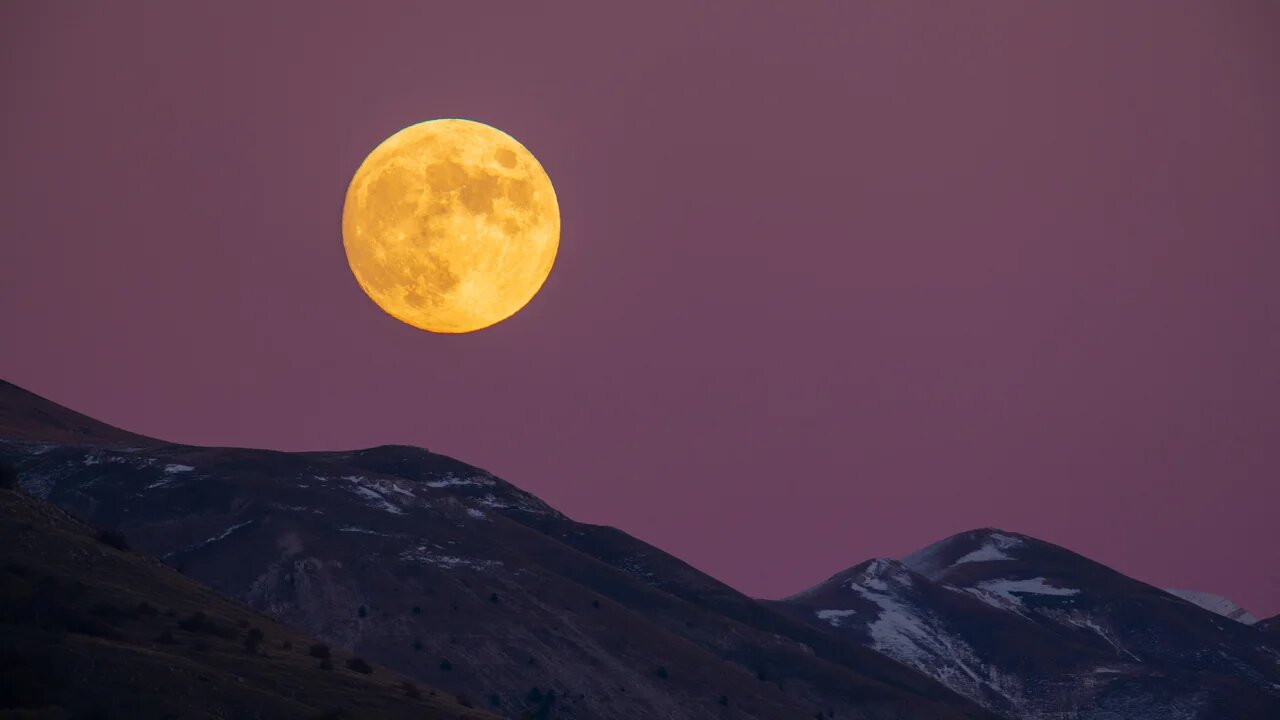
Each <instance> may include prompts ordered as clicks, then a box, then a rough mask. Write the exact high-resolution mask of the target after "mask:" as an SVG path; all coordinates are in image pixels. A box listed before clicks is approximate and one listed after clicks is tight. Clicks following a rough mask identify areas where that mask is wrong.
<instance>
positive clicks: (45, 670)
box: [0, 489, 494, 720]
mask: <svg viewBox="0 0 1280 720" xmlns="http://www.w3.org/2000/svg"><path fill="white" fill-rule="evenodd" d="M0 537H3V538H4V542H2V543H0V637H3V638H4V643H3V644H2V645H0V677H3V678H4V681H3V682H0V715H3V716H4V717H43V718H65V717H85V718H89V717H92V718H99V719H100V718H179V717H181V718H217V717H222V718H226V717H235V718H278V719H284V718H300V719H301V718H317V717H330V718H339V717H341V718H369V719H370V720H374V719H377V720H382V719H388V720H390V719H395V718H404V719H405V720H408V719H409V718H414V719H415V720H421V719H423V718H436V719H439V720H445V719H456V720H462V719H464V718H476V719H477V720H478V719H479V718H486V717H488V718H492V717H494V716H492V715H488V714H485V713H481V712H478V711H471V710H467V709H465V708H463V707H462V706H460V705H459V704H457V703H456V702H455V701H454V698H453V696H452V695H446V694H444V693H439V692H436V691H434V690H429V689H427V688H421V687H418V686H416V685H410V684H407V683H408V681H407V680H406V679H405V678H404V677H403V676H399V675H396V674H394V673H392V672H390V671H388V670H386V669H385V668H382V667H373V666H369V665H367V664H361V663H360V662H358V661H356V660H354V659H353V658H351V656H350V655H348V654H346V653H343V652H341V651H335V650H329V649H328V646H322V647H324V648H326V651H327V652H328V653H329V655H330V658H329V661H328V664H327V667H328V669H325V668H324V667H321V663H322V661H321V660H320V659H318V658H316V657H313V656H312V654H311V653H312V648H313V646H317V645H319V644H320V641H318V640H316V639H315V638H311V637H308V636H306V635H304V634H302V633H301V632H299V631H297V630H295V629H293V628H289V627H286V626H284V625H281V624H279V623H277V622H275V621H273V620H271V619H270V618H267V617H264V616H262V615H261V614H259V613H256V612H254V611H253V610H251V609H249V608H248V607H246V606H244V605H242V604H240V603H236V602H234V601H231V600H228V599H227V598H225V597H222V596H220V595H218V594H217V593H215V592H213V591H212V590H210V589H208V588H206V587H203V586H201V585H199V584H197V583H196V582H194V581H192V580H190V579H188V578H185V577H183V576H182V575H180V574H178V573H177V572H175V571H174V570H172V569H171V568H168V567H166V566H164V565H162V564H160V563H158V562H156V561H154V560H151V559H149V558H147V557H145V556H142V555H140V554H138V553H136V552H131V551H129V550H128V549H127V547H125V545H124V543H123V542H122V540H121V539H120V538H119V537H116V536H114V535H111V534H104V533H98V532H96V531H94V530H93V529H92V528H90V527H88V526H86V525H84V524H83V523H81V522H79V521H78V520H76V519H74V518H73V517H71V516H70V515H68V514H67V513H66V512H64V511H62V510H60V509H58V508H56V507H54V506H52V505H50V504H48V503H46V502H43V501H41V500H39V499H36V498H33V497H31V496H29V495H26V494H24V493H18V492H14V491H13V490H7V489H0ZM316 652H317V653H320V654H323V653H322V652H321V651H316ZM348 663H350V665H348ZM23 712H25V713H26V714H22V713H23ZM10 713H12V714H10Z"/></svg>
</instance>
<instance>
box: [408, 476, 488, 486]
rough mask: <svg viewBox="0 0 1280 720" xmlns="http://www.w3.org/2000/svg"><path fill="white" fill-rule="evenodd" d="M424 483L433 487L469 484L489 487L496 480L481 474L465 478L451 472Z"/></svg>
mask: <svg viewBox="0 0 1280 720" xmlns="http://www.w3.org/2000/svg"><path fill="white" fill-rule="evenodd" d="M424 484H425V485H426V486H427V487H431V488H446V487H464V486H467V485H475V486H480V487H489V486H491V485H494V484H495V481H494V480H493V479H492V478H487V477H484V476H481V475H473V476H471V477H465V478H464V477H458V476H457V475H454V474H452V473H450V474H448V475H445V476H444V477H443V478H441V479H439V480H429V481H427V482H426V483H424Z"/></svg>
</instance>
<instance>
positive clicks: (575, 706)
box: [0, 385, 994, 720]
mask: <svg viewBox="0 0 1280 720" xmlns="http://www.w3.org/2000/svg"><path fill="white" fill-rule="evenodd" d="M0 408H3V410H2V411H0V419H2V420H3V423H2V425H0V453H3V454H7V455H9V456H11V457H12V458H13V459H14V461H15V462H16V464H17V465H18V466H19V469H20V472H21V475H22V478H23V479H22V486H23V488H24V489H26V490H27V491H28V492H30V493H32V494H34V495H36V496H38V497H42V498H47V499H48V500H50V501H52V502H54V503H56V504H58V505H60V506H62V507H64V508H66V509H67V510H69V511H71V512H72V513H74V514H76V515H78V516H80V517H83V518H86V519H88V520H89V521H90V522H92V523H93V524H95V525H98V526H102V527H108V528H111V529H114V530H118V531H120V532H122V533H123V534H124V535H125V536H127V537H128V538H129V541H130V542H131V543H132V544H133V545H134V546H136V547H138V548H140V549H141V550H143V551H145V552H148V553H151V554H154V555H155V556H157V557H160V558H163V559H164V561H165V562H166V563H168V564H170V565H172V566H174V567H175V568H178V569H179V570H181V571H182V572H183V573H185V574H186V575H188V576H189V577H191V578H193V579H196V580H199V581H201V582H203V583H207V584H209V585H210V586H212V587H214V588H215V589H217V590H218V591H220V592H222V593H224V594H226V595H227V596H229V597H233V598H237V599H240V600H242V601H244V602H246V603H248V604H249V605H250V606H252V607H254V608H256V609H258V610H260V611H262V612H263V613H265V614H267V615H269V616H271V617H273V618H275V619H277V620H280V621H281V622H284V623H287V624H290V625H293V626H295V627H298V628H301V629H303V630H305V631H306V632H308V633H310V634H312V635H315V636H316V637H319V638H321V639H322V640H324V641H326V642H328V643H330V644H332V645H334V646H335V647H338V648H343V652H344V654H345V653H346V652H354V653H357V654H359V655H361V656H363V657H365V658H368V659H369V660H370V661H375V662H379V663H383V664H385V665H386V666H388V667H391V668H394V669H395V670H397V671H399V672H402V673H404V674H406V675H408V676H410V677H412V678H414V679H415V680H417V681H419V682H422V683H424V684H427V685H430V686H433V687H439V688H442V689H444V690H446V691H448V692H449V693H452V694H461V695H464V696H467V697H470V698H472V699H473V700H474V704H475V705H476V706H477V707H478V708H484V709H487V710H489V711H492V712H495V713H498V714H500V715H505V716H507V717H513V718H514V717H532V718H611V719H616V720H629V719H632V718H634V719H636V720H640V719H641V718H643V719H645V720H648V719H649V718H658V717H661V718H669V719H671V720H686V719H687V720H695V719H702V718H728V717H733V718H759V719H761V720H765V719H770V720H772V719H774V718H777V719H779V720H781V719H782V718H786V719H787V720H791V719H792V718H813V717H818V716H821V717H824V718H843V719H849V718H868V719H881V718H883V719H885V720H888V719H889V718H897V719H899V720H908V719H915V718H919V719H921V720H923V719H925V718H929V719H935V718H936V719H939V720H945V719H947V718H956V719H959V718H974V719H977V718H991V717H994V716H993V715H992V714H991V713H990V712H989V711H987V710H985V709H983V708H981V707H979V706H978V705H976V704H974V703H972V702H970V701H969V700H966V699H964V698H963V697H961V696H960V695H958V694H956V693H954V692H953V691H952V690H950V689H948V688H947V687H946V686H945V685H943V684H942V683H939V682H937V681H935V680H934V679H932V678H929V677H926V676H924V675H922V674H920V673H918V672H916V671H914V670H912V669H909V668H907V667H904V666H903V665H901V664H899V663H898V662H896V661H894V660H892V659H890V658H887V657H885V656H884V655H882V654H880V653H878V652H876V651H874V650H871V649H869V648H865V647H862V646H861V645H860V644H857V643H849V642H847V641H846V640H845V639H843V638H840V637H837V636H835V635H832V634H831V633H829V632H827V630H826V628H824V627H820V626H815V625H812V624H810V623H808V622H805V621H802V620H799V619H796V618H794V617H791V616H790V615H789V614H788V613H786V612H781V611H779V610H778V609H776V608H774V607H772V606H770V605H769V604H766V603H762V602H758V601H755V600H752V599H750V598H748V597H745V596H743V595H742V594H740V593H738V592H736V591H734V590H733V589H731V588H729V587H727V586H725V585H723V584H722V583H719V582H717V581H715V580H714V579H712V578H710V577H707V576H706V575H704V574H702V573H700V572H698V571H697V570H695V569H693V568H691V567H689V566H688V565H686V564H685V563H682V562H680V561H679V560H677V559H675V558H673V557H671V556H669V555H667V554H665V553H663V552H661V551H659V550H657V549H656V548H654V547H652V546H650V545H647V544H645V543H642V542H640V541H638V540H636V539H634V538H632V537H630V536H628V535H626V534H625V533H622V532H619V531H617V530H614V529H612V528H606V527H598V526H592V525H586V524H582V523H577V522H574V521H572V520H570V519H568V518H566V517H565V516H563V515H562V514H560V513H558V512H556V511H555V510H554V509H553V508H551V507H549V506H547V505H546V504H545V503H543V502H542V501H540V500H538V499H537V498H536V497H534V496H532V495H530V494H528V493H526V492H524V491H521V490H519V489H517V488H515V487H514V486H512V485H510V484H508V483H506V482H504V481H502V480H500V479H498V478H496V477H494V476H492V475H491V474H489V473H487V472H485V471H483V470H481V469H479V468H476V467H473V466H470V465H467V464H465V463H461V462H458V461H456V460H453V459H451V458H447V457H444V456H441V455H436V454H433V453H431V452H428V451H426V450H423V449H420V448H412V447H399V446H386V447H378V448H371V449H367V450H356V451H349V452H315V453H284V452H274V451H267V450H247V449H234V448H204V447H191V446H183V445H174V444H169V443H164V442H161V441H158V440H153V439H150V438H143V437H139V436H136V435H132V434H130V433H125V432H123V431H120V430H116V429H114V428H110V427H108V426H105V425H102V424H100V423H95V422H94V421H92V420H91V419H89V418H85V417H84V416H82V415H78V414H76V413H73V412H71V411H69V410H66V409H64V408H60V407H58V406H56V405H54V404H53V403H48V402H47V401H44V400H42V399H40V398H36V397H34V396H32V395H31V394H30V393H27V392H25V391H23V390H21V389H19V388H17V387H15V386H12V385H4V386H0Z"/></svg>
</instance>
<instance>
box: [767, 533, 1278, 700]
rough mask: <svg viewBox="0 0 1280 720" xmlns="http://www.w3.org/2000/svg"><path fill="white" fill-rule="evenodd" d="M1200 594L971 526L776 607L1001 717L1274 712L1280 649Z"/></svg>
mask: <svg viewBox="0 0 1280 720" xmlns="http://www.w3.org/2000/svg"><path fill="white" fill-rule="evenodd" d="M1202 602H1205V601H1204V599H1203V597H1199V596H1198V597H1196V599H1195V601H1187V600H1185V599H1183V598H1181V597H1178V596H1176V595H1173V594H1170V593H1168V592H1165V591H1163V590H1160V589H1158V588H1154V587H1151V586H1149V585H1146V584H1144V583H1141V582H1138V581H1136V580H1133V579H1131V578H1128V577H1126V576H1124V575H1122V574H1120V573H1118V572H1115V571H1114V570H1111V569H1110V568H1107V567H1105V566H1103V565H1101V564H1099V563H1096V562H1093V561H1092V560H1089V559H1088V558H1085V557H1082V556H1080V555H1077V554H1075V553H1072V552H1070V551H1069V550H1066V549H1064V548H1061V547H1058V546H1055V545H1052V544H1050V543H1046V542H1043V541H1040V540H1036V539H1035V538H1031V537H1027V536H1025V535H1018V534H1015V533H1010V532H1004V531H1001V530H995V529H983V530H975V531H971V532H967V533H962V534H959V535H955V536H952V537H950V538H947V539H945V540H943V541H941V542H938V543H935V544H934V545H931V546H929V547H927V548H924V549H923V550H920V551H918V552H916V553H913V554H911V555H909V556H907V557H905V558H903V559H902V560H901V561H898V560H889V559H876V560H871V561H867V562H864V563H861V564H859V565H856V566H854V567H853V568H850V569H849V570H846V571H844V572H842V573H840V574H837V575H835V576H834V577H832V578H830V579H829V580H827V581H826V582H823V583H821V584H820V585H818V586H816V587H814V588H811V589H809V590H807V591H805V592H802V593H799V594H797V595H795V596H792V597H790V598H787V599H786V600H784V601H780V602H779V603H778V604H777V606H778V607H782V608H786V609H787V610H788V611H789V612H790V613H791V614H792V616H793V617H795V618H797V619H803V620H805V621H807V622H810V623H812V624H814V625H815V626H821V627H824V628H826V629H827V630H828V631H829V632H831V633H833V634H836V635H839V636H841V637H845V638H847V639H849V640H852V641H853V642H857V643H859V644H862V645H865V646H867V647H871V648H873V649H876V650H879V651H880V652H883V653H885V654H886V655H888V656H890V657H893V658H895V659H897V660H899V661H901V662H903V663H904V664H906V665H908V666H911V667H914V668H916V669H918V670H920V671H921V672H923V673H925V674H927V675H929V676H930V677H934V678H936V679H938V680H939V681H940V682H942V683H944V684H946V685H947V686H948V687H950V688H952V689H953V690H956V691H957V692H959V693H960V694H962V695H964V696H966V697H969V698H970V699H973V700H974V701H976V702H978V703H981V704H982V705H984V706H985V707H988V708H990V709H992V710H994V711H996V712H999V713H1001V714H1004V715H1006V716H1008V717H1016V718H1027V719H1029V720H1031V719H1037V718H1042V719H1045V720H1048V719H1050V718H1053V719H1055V720H1056V719H1059V718H1072V719H1081V720H1084V719H1093V720H1104V719H1107V720H1110V719H1112V718H1115V719H1120V718H1125V719H1126V720H1146V719H1147V718H1150V719H1151V720H1156V719H1163V718H1188V719H1190V718H1263V717H1280V643H1277V642H1276V639H1275V637H1274V636H1268V635H1266V634H1264V633H1262V632H1259V630H1258V629H1257V628H1254V627H1250V626H1248V625H1246V624H1243V623H1241V622H1235V621H1232V620H1230V619H1227V618H1226V617H1223V616H1222V615H1223V611H1224V610H1227V611H1228V612H1232V611H1231V610H1230V609H1228V608H1227V607H1226V606H1225V605H1223V604H1221V603H1212V602H1209V603H1208V604H1210V605H1212V606H1213V607H1212V608H1211V609H1210V610H1208V611H1206V609H1205V608H1204V607H1202V606H1201V603H1202ZM1232 607H1234V605H1233V606H1232Z"/></svg>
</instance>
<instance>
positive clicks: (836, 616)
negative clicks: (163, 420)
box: [814, 610, 858, 627]
mask: <svg viewBox="0 0 1280 720" xmlns="http://www.w3.org/2000/svg"><path fill="white" fill-rule="evenodd" d="M814 614H815V615H817V616H818V619H819V620H823V621H826V622H827V623H829V624H830V625H831V627H840V621H841V620H843V619H844V618H847V617H849V616H850V615H857V614H858V613H857V611H856V610H819V611H817V612H816V613H814Z"/></svg>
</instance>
